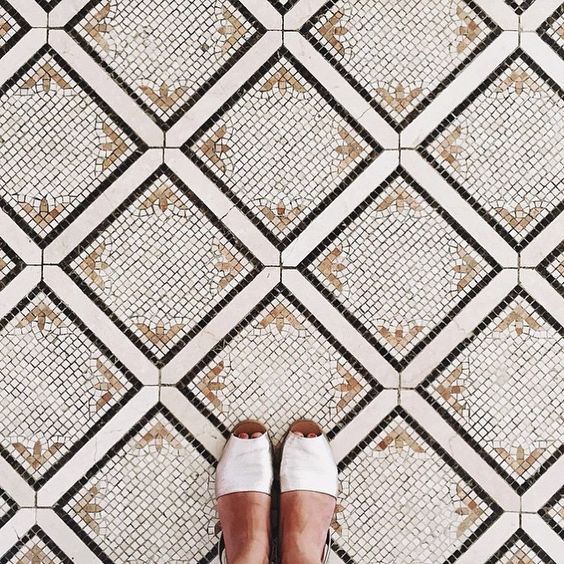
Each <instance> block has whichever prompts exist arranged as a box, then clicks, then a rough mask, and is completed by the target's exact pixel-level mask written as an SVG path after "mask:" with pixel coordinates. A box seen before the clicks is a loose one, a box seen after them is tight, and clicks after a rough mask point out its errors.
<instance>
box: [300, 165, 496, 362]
mask: <svg viewBox="0 0 564 564" xmlns="http://www.w3.org/2000/svg"><path fill="white" fill-rule="evenodd" d="M397 178H402V179H403V180H404V181H405V182H407V183H408V184H409V186H410V187H411V188H413V189H414V190H415V191H416V192H417V193H418V194H419V195H420V196H421V197H422V198H423V199H424V200H425V202H426V203H427V204H428V205H429V206H431V207H432V208H433V210H434V211H435V212H436V213H438V214H439V216H440V217H441V218H442V219H444V220H445V221H446V222H447V224H448V225H449V226H450V227H451V228H452V229H453V230H454V231H455V232H456V233H457V234H458V235H459V236H460V237H462V238H463V239H464V240H465V241H466V242H467V243H468V244H469V245H470V246H471V247H472V248H473V250H475V251H476V252H478V253H479V254H480V256H481V257H482V258H483V259H484V260H485V261H486V262H487V263H488V265H489V266H490V267H491V271H490V272H489V273H488V274H487V275H486V276H485V277H484V278H483V279H482V280H481V281H480V282H479V283H478V284H476V286H474V287H473V288H472V289H471V290H470V292H468V293H467V294H466V295H465V296H464V297H463V298H462V299H461V300H460V301H459V302H458V303H457V305H456V306H455V307H453V308H452V309H451V310H450V311H449V312H448V313H447V314H446V315H445V316H444V318H443V319H442V320H441V321H440V323H438V324H437V325H436V326H435V327H434V328H433V330H432V331H431V332H430V333H429V334H428V335H427V336H426V337H425V338H424V339H422V340H421V341H420V342H419V343H417V344H416V345H415V346H414V347H413V348H412V349H411V350H410V352H409V353H408V354H407V355H405V356H404V357H403V358H402V359H401V360H397V359H396V358H395V357H394V356H393V355H392V354H390V353H389V352H388V350H387V349H386V348H385V347H384V345H382V344H381V343H380V341H379V340H378V339H377V338H376V337H375V336H374V334H373V333H372V332H371V331H370V329H368V328H367V327H365V326H364V325H363V324H362V323H361V322H360V321H359V320H358V319H357V318H356V316H355V315H354V314H352V313H350V312H349V310H348V309H346V307H345V306H344V305H343V304H342V303H341V301H340V300H339V299H338V298H337V297H335V295H334V294H333V293H332V292H331V291H330V290H328V289H327V288H326V287H325V286H324V285H323V284H322V283H321V282H320V281H319V279H318V278H317V276H316V275H315V274H313V273H312V272H310V271H309V268H308V267H309V265H310V264H311V263H312V262H313V261H314V260H315V259H317V258H318V256H319V255H320V254H321V253H322V252H323V251H325V250H326V249H327V248H328V247H329V246H330V245H331V244H332V243H333V241H334V239H335V237H337V236H339V235H340V234H341V233H342V231H343V230H344V229H345V228H347V227H348V226H349V225H350V224H351V223H353V222H354V221H355V220H356V219H358V218H359V217H360V215H361V214H362V213H363V212H364V211H365V210H366V208H368V207H369V206H370V205H371V204H372V203H373V202H374V201H375V200H376V199H377V198H378V197H379V196H380V195H381V194H382V192H383V191H384V190H386V189H387V188H388V187H389V186H390V184H391V183H392V182H393V181H394V180H396V179H397ZM298 270H299V271H300V272H301V273H302V274H303V275H304V276H305V277H306V278H307V279H308V280H309V282H311V283H312V284H313V285H314V286H315V288H316V289H317V290H318V291H319V292H321V294H323V296H324V297H325V298H326V299H327V300H328V301H329V302H331V304H332V305H333V306H334V307H335V308H336V309H337V310H338V311H339V312H340V313H341V314H342V315H343V316H344V317H345V319H346V320H347V321H348V322H349V323H350V324H351V325H352V326H353V327H354V328H355V329H356V330H357V331H358V332H359V333H360V334H361V335H362V336H363V337H364V338H365V339H366V340H367V341H368V342H369V343H370V344H371V345H372V346H373V347H374V348H375V349H376V350H377V351H378V352H379V353H380V354H381V355H382V356H383V357H384V358H385V359H386V360H387V361H388V362H389V363H390V364H391V365H392V367H393V368H394V370H396V371H397V372H401V371H402V370H404V369H405V368H406V367H407V366H408V365H409V364H410V363H411V361H412V360H413V359H414V358H415V357H416V356H417V355H418V354H419V353H420V352H421V351H422V350H423V349H424V348H425V347H426V346H427V345H428V344H429V343H430V342H431V341H432V340H433V339H434V338H435V337H436V336H437V335H438V334H439V333H440V332H441V331H442V330H443V329H444V328H445V327H446V326H447V325H448V324H449V323H450V322H451V321H452V319H453V318H454V316H455V315H456V314H457V313H458V312H459V311H461V310H462V309H463V308H464V307H465V306H466V305H468V303H469V302H470V301H471V300H472V299H473V298H474V296H476V295H477V294H478V292H480V291H481V290H482V289H483V288H485V287H486V286H487V285H488V284H489V282H490V281H491V280H492V279H493V278H494V277H495V276H496V275H497V274H498V273H499V272H501V266H500V265H499V264H497V262H496V261H495V260H494V259H493V258H492V257H491V256H490V254H489V253H488V252H487V251H486V250H485V249H484V248H483V247H482V246H481V245H480V244H479V243H478V242H477V241H476V240H475V239H474V238H473V237H472V236H471V235H470V234H469V233H468V232H467V231H466V230H465V229H464V228H463V227H462V226H461V225H459V224H458V223H457V222H456V221H455V220H454V219H453V218H452V217H451V216H450V214H449V213H448V212H447V211H446V210H444V209H443V208H442V207H441V206H440V205H439V204H438V203H437V202H436V201H435V200H434V199H433V198H431V196H430V195H429V194H427V192H426V191H425V190H424V189H423V188H422V187H421V186H420V185H419V184H418V183H417V181H416V180H414V179H413V177H412V176H411V175H410V174H409V173H408V172H407V171H406V170H405V169H404V168H403V167H402V166H401V165H399V166H398V167H397V168H396V169H395V170H394V171H393V172H392V173H391V174H390V175H388V177H387V178H386V179H385V180H384V181H383V182H382V183H380V184H379V185H378V186H377V187H376V188H375V189H374V190H372V192H371V193H370V195H369V196H368V197H367V198H366V199H365V200H364V201H363V202H362V203H361V204H359V205H358V206H357V207H356V208H355V209H354V210H353V212H352V213H351V214H350V215H348V216H347V217H346V218H345V219H344V220H343V221H342V222H341V223H339V225H337V227H335V228H334V229H333V231H331V233H330V234H329V235H327V237H325V239H323V241H321V243H319V244H318V245H317V246H316V247H315V248H314V249H313V250H312V251H310V253H309V254H308V255H307V256H306V257H305V258H304V259H303V260H302V262H301V263H300V264H299V265H298Z"/></svg>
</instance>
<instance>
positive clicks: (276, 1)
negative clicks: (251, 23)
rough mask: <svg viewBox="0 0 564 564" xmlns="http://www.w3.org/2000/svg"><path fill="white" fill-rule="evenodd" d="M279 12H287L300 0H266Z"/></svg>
mask: <svg viewBox="0 0 564 564" xmlns="http://www.w3.org/2000/svg"><path fill="white" fill-rule="evenodd" d="M268 1H269V2H270V3H271V4H272V5H273V6H274V7H275V8H276V9H277V10H278V11H279V12H280V14H281V15H283V16H284V15H285V14H287V13H288V12H289V11H290V10H291V9H292V8H293V7H294V6H295V5H296V4H297V3H298V2H299V1H300V0H287V2H286V3H285V4H283V3H282V2H281V1H280V0H268Z"/></svg>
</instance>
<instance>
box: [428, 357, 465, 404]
mask: <svg viewBox="0 0 564 564" xmlns="http://www.w3.org/2000/svg"><path fill="white" fill-rule="evenodd" d="M462 372H463V371H462V365H458V366H457V367H456V368H455V369H454V370H453V371H452V372H451V373H450V374H449V375H448V378H447V379H446V380H444V381H443V382H441V383H440V384H438V385H437V386H436V388H435V389H436V390H437V392H438V393H439V394H440V395H441V397H442V398H443V399H444V400H445V401H446V402H448V403H449V404H450V405H451V407H453V408H454V410H455V411H456V412H457V413H459V414H460V415H462V413H463V412H464V406H463V405H462V404H461V403H460V401H459V400H458V398H457V397H456V396H459V395H460V394H462V393H463V392H464V390H465V389H466V388H465V387H464V386H462V385H460V384H458V380H459V379H460V377H461V376H462Z"/></svg>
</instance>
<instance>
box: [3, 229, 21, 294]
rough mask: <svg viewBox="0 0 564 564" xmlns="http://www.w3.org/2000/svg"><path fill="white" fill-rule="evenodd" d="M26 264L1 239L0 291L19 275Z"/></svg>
mask: <svg viewBox="0 0 564 564" xmlns="http://www.w3.org/2000/svg"><path fill="white" fill-rule="evenodd" d="M24 267H25V263H24V262H23V261H22V260H21V259H20V257H19V256H18V255H16V253H14V251H12V249H10V247H8V245H7V244H6V243H5V242H4V241H3V240H2V239H0V290H1V289H2V288H4V286H6V284H8V282H10V281H11V280H12V278H14V277H15V276H16V275H17V274H19V273H20V272H21V271H22V270H23V268H24Z"/></svg>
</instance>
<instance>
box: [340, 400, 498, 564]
mask: <svg viewBox="0 0 564 564" xmlns="http://www.w3.org/2000/svg"><path fill="white" fill-rule="evenodd" d="M397 416H399V417H401V418H402V419H403V420H404V421H405V422H406V423H407V424H408V425H409V426H410V427H411V428H412V429H413V430H414V431H415V432H416V433H417V434H418V435H419V436H420V437H421V438H422V439H423V440H424V441H425V442H426V443H427V445H428V446H429V447H430V448H431V449H432V450H433V451H434V452H435V453H436V454H437V455H438V456H439V457H440V458H441V459H442V460H443V462H445V463H446V465H447V466H450V467H451V468H452V470H454V472H456V474H457V475H458V476H459V477H460V478H461V479H462V480H464V482H465V484H467V485H468V486H469V487H470V488H471V489H472V491H473V492H475V493H476V494H477V495H478V496H479V497H480V498H481V499H482V501H483V502H484V503H486V504H487V506H488V507H489V508H490V509H491V510H492V514H491V515H490V516H489V517H488V518H487V519H486V520H485V521H484V522H483V523H482V524H481V525H480V526H479V527H478V528H477V529H476V531H475V532H474V533H472V535H471V537H470V538H467V539H466V540H465V541H464V542H463V543H462V545H461V546H460V548H458V549H457V550H455V551H454V552H453V553H452V554H451V555H450V556H449V557H448V558H447V559H446V560H445V561H444V562H443V564H452V563H454V562H455V561H456V560H457V559H458V558H459V557H460V556H461V555H462V554H464V553H465V552H466V551H467V550H468V548H469V547H470V546H471V545H472V544H474V542H476V540H477V539H478V538H479V537H480V536H481V535H482V534H483V533H484V532H485V531H486V530H487V529H489V528H490V526H491V525H492V524H493V522H494V521H496V520H497V519H498V518H499V517H500V516H501V515H502V513H503V510H502V508H501V507H500V506H499V505H498V504H497V503H496V502H495V501H494V500H493V499H492V498H491V497H490V496H489V495H488V494H487V493H486V492H485V491H484V490H483V489H482V488H481V487H480V485H479V484H478V483H477V482H476V481H475V480H474V479H473V478H472V477H471V476H470V475H469V474H468V473H467V472H466V470H464V468H462V466H460V465H459V464H458V462H456V460H454V458H452V457H451V456H450V455H449V454H448V453H447V452H446V451H445V450H444V449H443V447H441V446H440V445H439V443H437V441H436V440H435V439H434V438H433V437H432V436H431V435H430V434H429V433H428V432H427V431H426V430H425V429H424V428H423V427H422V426H421V425H419V423H417V421H416V420H415V419H414V418H413V417H412V416H411V415H410V414H409V413H408V412H407V411H406V410H405V409H404V408H403V407H401V406H399V405H397V406H396V407H394V408H392V410H391V411H390V412H388V414H387V415H386V416H385V417H384V418H383V419H382V420H381V421H380V422H379V423H378V424H377V425H376V427H375V428H374V429H372V431H370V433H368V435H366V437H364V439H362V441H360V442H359V443H358V444H357V445H356V446H355V447H354V449H353V450H352V451H351V452H350V453H349V454H348V455H347V456H346V457H345V458H343V460H341V462H339V464H338V468H339V472H342V471H343V470H344V469H345V468H346V467H347V466H349V464H351V462H353V461H354V460H355V458H356V457H357V456H358V454H359V453H360V452H361V451H362V450H364V449H365V448H366V447H367V446H368V445H369V444H370V443H371V442H372V441H373V440H374V439H375V438H376V437H377V436H378V435H379V434H380V433H381V432H382V431H383V430H384V429H385V428H386V427H387V426H388V425H389V424H390V422H391V421H393V419H394V418H395V417H397ZM332 548H333V550H335V552H336V553H337V554H338V555H339V557H340V558H341V559H342V560H343V562H344V563H345V564H363V563H357V562H356V561H355V560H354V558H352V557H351V556H350V555H349V554H348V553H347V552H346V551H345V550H343V549H342V548H341V547H340V546H339V544H338V543H337V542H336V541H333V542H332ZM437 564H438V563H437Z"/></svg>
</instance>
